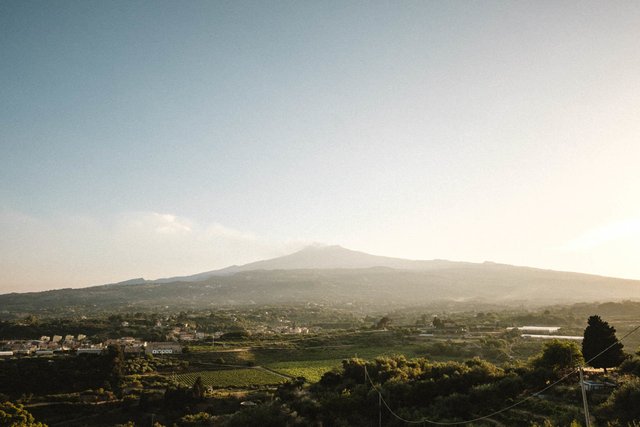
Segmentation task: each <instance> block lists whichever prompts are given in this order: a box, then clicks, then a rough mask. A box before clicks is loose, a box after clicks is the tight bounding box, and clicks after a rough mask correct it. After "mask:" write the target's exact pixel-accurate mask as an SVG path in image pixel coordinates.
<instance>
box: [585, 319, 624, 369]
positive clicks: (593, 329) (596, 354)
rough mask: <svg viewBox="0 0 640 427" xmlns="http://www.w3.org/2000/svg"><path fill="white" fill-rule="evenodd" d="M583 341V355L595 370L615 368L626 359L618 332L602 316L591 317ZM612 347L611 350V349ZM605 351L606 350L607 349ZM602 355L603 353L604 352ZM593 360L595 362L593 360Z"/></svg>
mask: <svg viewBox="0 0 640 427" xmlns="http://www.w3.org/2000/svg"><path fill="white" fill-rule="evenodd" d="M587 323H588V326H587V328H586V329H585V330H584V338H583V339H582V355H583V356H584V360H586V361H587V362H588V363H589V365H591V366H593V367H594V368H604V371H605V372H607V368H613V367H616V366H619V365H620V364H621V363H622V361H623V360H624V359H625V358H626V356H625V354H624V352H623V351H622V347H623V345H622V343H621V342H620V341H618V338H616V330H615V328H614V327H613V326H609V323H607V322H605V321H604V320H602V319H601V318H600V316H591V317H589V320H588V321H587ZM609 347H611V348H609ZM607 348H608V350H606V351H604V350H605V349H607ZM603 351H604V353H602V354H600V353H601V352H603ZM591 359H593V360H591Z"/></svg>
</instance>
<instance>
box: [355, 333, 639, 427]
mask: <svg viewBox="0 0 640 427" xmlns="http://www.w3.org/2000/svg"><path fill="white" fill-rule="evenodd" d="M638 329H640V325H638V326H636V327H635V328H633V329H632V330H631V331H630V332H628V333H627V334H625V335H624V336H623V337H622V338H620V339H619V340H618V341H616V342H614V343H613V344H611V345H610V346H609V347H607V348H605V349H604V350H602V351H601V352H600V353H598V354H596V355H595V356H593V357H592V358H591V359H589V360H587V361H585V364H588V363H590V362H592V361H593V360H595V359H596V358H598V357H600V356H601V355H603V354H604V353H606V352H607V351H609V350H610V349H611V348H612V347H614V346H615V345H616V344H618V342H619V341H622V340H624V339H625V338H627V337H628V336H629V335H631V334H633V333H635V332H636V331H637V330H638ZM579 371H580V368H577V369H574V370H573V371H571V372H570V373H568V374H566V375H565V376H563V377H562V378H560V379H559V380H557V381H555V382H553V383H551V384H549V385H548V386H546V387H544V388H543V389H542V390H540V391H538V392H536V393H533V394H531V395H529V396H527V397H525V398H524V399H522V400H519V401H518V402H516V403H513V404H511V405H509V406H506V407H504V408H502V409H500V410H498V411H495V412H492V413H490V414H488V415H484V416H482V417H477V418H473V419H470V420H465V421H434V420H430V419H428V418H422V419H420V420H408V419H406V418H403V417H401V416H400V415H398V414H396V413H395V412H394V411H393V409H391V407H390V406H389V404H388V403H387V401H386V400H385V399H384V397H382V392H381V391H380V389H379V388H378V387H376V385H375V384H374V383H373V380H372V379H371V376H370V375H369V372H368V371H367V364H366V362H365V365H364V375H365V378H368V379H369V383H370V384H371V387H372V388H373V389H374V390H375V391H376V393H378V398H379V401H382V404H383V405H384V406H385V407H386V408H387V410H388V411H389V413H390V414H391V415H393V416H394V417H395V418H396V419H398V420H400V421H403V422H405V423H407V424H425V423H426V424H434V425H442V426H452V425H460V424H468V423H473V422H476V421H481V420H485V419H487V418H490V417H493V416H495V415H498V414H501V413H503V412H506V411H508V410H510V409H513V408H515V407H516V406H519V405H521V404H523V403H525V402H527V401H528V400H530V399H532V398H534V397H535V396H537V395H539V394H541V393H544V392H545V391H547V390H549V389H550V388H552V387H554V386H556V385H558V384H559V383H561V382H562V381H564V380H566V379H567V378H569V377H570V376H571V375H574V374H575V373H577V372H579Z"/></svg>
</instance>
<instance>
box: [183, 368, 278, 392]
mask: <svg viewBox="0 0 640 427" xmlns="http://www.w3.org/2000/svg"><path fill="white" fill-rule="evenodd" d="M198 377H201V378H202V382H203V384H204V385H205V386H212V387H215V388H223V387H250V386H255V385H271V384H279V383H282V382H284V381H285V378H283V377H280V376H278V375H276V374H273V373H271V372H268V371H264V370H262V369H257V368H246V369H222V370H217V371H199V372H189V373H185V374H179V375H177V376H176V379H177V380H178V381H179V382H181V383H183V384H185V385H188V386H191V385H193V383H194V382H195V380H196V378H198Z"/></svg>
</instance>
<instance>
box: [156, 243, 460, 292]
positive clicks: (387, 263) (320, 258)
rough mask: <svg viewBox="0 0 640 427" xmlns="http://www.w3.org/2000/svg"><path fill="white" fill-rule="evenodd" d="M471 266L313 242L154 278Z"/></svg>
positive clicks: (199, 278) (195, 279) (193, 279)
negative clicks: (266, 255)
mask: <svg viewBox="0 0 640 427" xmlns="http://www.w3.org/2000/svg"><path fill="white" fill-rule="evenodd" d="M465 265H466V266H470V265H473V264H472V263H465V262H453V261H445V260H432V261H415V260H408V259H402V258H391V257H385V256H378V255H370V254H367V253H364V252H358V251H352V250H350V249H346V248H343V247H342V246H337V245H334V246H320V245H312V246H307V247H306V248H304V249H302V250H300V251H298V252H295V253H292V254H289V255H285V256H281V257H278V258H272V259H267V260H263V261H256V262H252V263H249V264H244V265H233V266H230V267H226V268H223V269H221V270H212V271H207V272H204V273H198V274H194V275H191V276H178V277H170V278H166V279H158V280H154V281H153V282H155V283H170V282H199V281H202V280H206V279H209V278H211V277H214V276H229V275H233V274H236V273H240V272H242V271H253V270H299V269H344V268H351V269H353V268H372V267H387V268H393V269H397V270H434V269H440V268H446V267H453V266H459V267H463V266H465Z"/></svg>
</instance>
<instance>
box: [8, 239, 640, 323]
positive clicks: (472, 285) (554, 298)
mask: <svg viewBox="0 0 640 427" xmlns="http://www.w3.org/2000/svg"><path fill="white" fill-rule="evenodd" d="M203 274H206V275H207V277H202V275H195V276H191V277H196V278H197V279H195V280H194V279H192V280H190V281H187V279H186V278H181V279H180V280H178V279H176V280H173V281H167V282H163V281H157V282H149V281H142V280H135V281H128V282H123V283H119V284H113V285H103V286H93V287H88V288H82V289H61V290H53V291H46V292H36V293H24V294H15V293H14V294H6V295H0V307H1V308H0V314H4V315H9V314H15V313H27V312H35V313H53V312H60V311H68V310H75V311H77V312H84V311H87V310H90V311H96V310H136V309H140V310H163V309H167V308H168V309H189V308H207V307H209V308H214V307H220V306H233V305H237V306H240V305H252V304H298V303H309V302H311V303H319V304H356V305H360V306H371V307H375V306H388V305H405V306H407V305H434V304H444V303H453V302H455V303H458V304H484V305H500V306H503V305H543V304H553V303H574V302H591V301H616V300H623V299H638V298H640V281H635V280H624V279H615V278H609V277H602V276H594V275H587V274H580V273H568V272H558V271H552V270H541V269H534V268H528V267H515V266H509V265H503V264H493V263H483V264H473V263H456V262H450V261H411V260H402V259H396V258H386V257H376V256H373V255H368V254H362V253H360V252H355V251H349V250H347V249H343V248H339V247H328V248H308V249H305V250H302V251H300V252H297V253H294V254H291V255H288V256H285V257H281V258H275V259H273V260H266V261H260V262H256V263H252V264H247V265H244V266H238V267H231V268H227V269H223V270H218V271H215V272H208V273H203ZM165 280H168V279H165Z"/></svg>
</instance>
